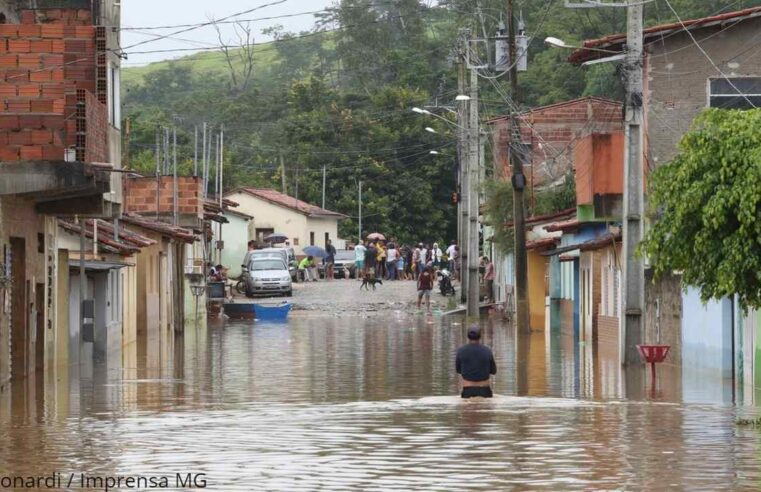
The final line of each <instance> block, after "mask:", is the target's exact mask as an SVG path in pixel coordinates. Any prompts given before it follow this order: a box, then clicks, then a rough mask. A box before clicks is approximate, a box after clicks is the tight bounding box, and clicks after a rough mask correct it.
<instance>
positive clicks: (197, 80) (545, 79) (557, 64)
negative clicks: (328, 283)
mask: <svg viewBox="0 0 761 492" xmlns="http://www.w3.org/2000/svg"><path fill="white" fill-rule="evenodd" d="M371 3H372V4H373V5H372V6H371ZM427 3H428V2H421V1H418V0H398V1H395V2H388V3H387V2H377V1H375V2H371V1H370V0H343V1H341V2H340V6H338V7H337V8H335V9H334V10H333V11H332V12H330V13H329V14H328V15H326V16H325V17H324V18H323V19H322V21H323V22H325V23H326V24H324V25H330V26H336V25H338V26H343V27H342V28H340V29H337V30H333V31H330V32H322V33H319V32H314V33H301V34H299V35H294V34H289V33H284V32H282V31H278V30H277V29H275V30H273V31H272V32H273V34H274V36H275V38H276V39H277V41H275V42H272V43H268V44H263V45H261V46H256V47H255V49H254V53H255V56H254V67H253V71H252V76H251V78H250V80H247V79H246V78H245V77H244V76H243V74H242V72H243V69H244V65H242V64H241V63H239V62H238V63H236V64H234V69H235V70H234V71H232V72H231V70H230V69H229V68H228V66H227V63H226V60H225V57H224V55H223V54H222V53H220V52H214V53H199V54H194V55H191V56H188V57H184V58H180V59H178V60H175V61H168V62H162V63H154V64H151V65H148V66H145V67H140V68H128V69H126V70H125V71H124V76H123V80H124V84H123V86H124V87H123V90H124V102H125V116H126V117H128V118H130V120H131V126H132V134H131V141H130V145H129V160H130V163H131V165H132V166H133V167H134V168H135V169H138V170H143V171H145V172H150V173H152V172H154V168H155V156H154V152H153V149H154V147H155V140H156V131H157V128H158V127H160V126H171V125H176V126H177V128H178V140H179V150H178V154H179V157H180V162H181V169H182V170H183V172H185V173H188V172H192V165H193V164H192V157H193V152H194V151H193V141H194V139H193V129H194V126H196V125H201V123H202V122H204V121H206V122H207V123H209V125H211V126H212V127H214V129H215V130H214V131H217V129H218V128H219V126H220V125H224V126H225V142H226V146H225V169H226V171H225V188H226V189H229V188H232V187H235V186H241V185H257V186H270V187H275V188H278V189H280V188H281V187H282V181H283V180H282V178H283V176H284V177H285V182H286V190H287V192H288V193H290V194H292V195H296V194H297V193H298V196H299V198H302V199H305V200H308V201H311V202H312V203H320V201H321V196H322V188H321V186H322V169H323V167H325V168H326V172H327V190H326V206H327V207H328V208H331V209H334V210H337V211H339V212H342V213H345V214H347V215H349V216H353V215H355V214H356V212H355V211H356V210H357V207H358V200H357V189H358V185H359V181H362V183H363V192H364V196H363V208H364V214H365V219H364V226H365V227H366V229H367V230H371V229H372V230H382V231H385V232H391V233H394V234H396V235H397V236H398V237H399V238H400V239H402V240H404V241H411V240H419V239H429V240H434V239H439V240H446V239H450V238H452V237H454V223H455V220H454V219H455V216H454V207H453V206H452V205H451V203H450V197H451V192H452V191H454V190H455V189H456V185H455V171H454V170H455V164H456V162H455V157H454V156H455V146H454V138H453V136H452V134H451V131H450V127H449V126H448V125H446V124H445V123H443V122H441V121H439V120H435V119H432V118H430V117H427V118H426V117H423V116H421V115H418V114H415V113H413V112H412V111H411V108H412V107H413V106H423V105H430V104H434V103H435V102H438V103H439V104H453V100H454V96H455V95H456V87H457V85H456V80H455V77H456V74H455V69H454V67H453V66H452V64H451V54H452V48H453V47H454V46H455V43H456V39H457V36H458V33H459V31H460V29H462V28H469V29H471V31H472V32H473V33H478V34H479V35H483V33H486V34H488V35H491V34H492V33H494V32H496V28H497V22H498V21H499V19H500V17H501V15H502V12H503V8H504V1H503V0H480V1H477V0H448V1H443V0H442V1H440V2H438V3H439V6H436V7H427V6H426V4H427ZM670 4H671V5H672V6H673V7H674V8H675V9H676V10H677V11H678V12H679V13H680V17H682V18H683V19H689V18H695V17H700V16H705V15H710V14H714V13H718V12H721V11H723V10H726V9H739V8H743V7H747V6H752V5H759V4H761V0H744V1H742V0H741V1H734V2H730V1H726V0H670ZM521 8H522V15H523V19H524V20H525V22H526V31H527V33H528V34H529V35H530V36H531V37H532V42H531V44H530V47H529V70H528V71H527V72H525V73H523V74H521V77H520V84H519V85H520V97H521V99H520V105H521V106H523V107H531V106H535V105H543V104H551V103H554V102H558V101H562V100H566V99H570V98H574V97H578V96H581V95H602V96H606V97H611V98H620V97H621V94H622V89H621V83H620V78H619V76H618V75H617V74H616V72H615V66H614V65H613V64H604V65H599V66H597V67H593V68H591V69H585V68H580V67H574V66H571V65H569V64H568V63H567V61H566V57H567V56H568V54H569V52H568V51H564V50H556V49H550V48H547V47H545V46H544V45H543V43H542V42H541V40H542V39H544V37H546V36H556V37H560V38H562V39H564V40H566V41H567V42H568V43H571V44H575V43H579V42H581V41H582V40H583V39H589V38H595V37H599V36H602V35H605V34H610V33H613V32H620V31H622V30H623V29H624V28H625V15H624V12H623V10H622V9H611V8H606V9H583V10H579V9H574V10H572V9H566V8H565V7H564V3H563V2H562V1H560V0H554V1H553V0H547V1H535V2H523V5H522V7H521ZM673 20H674V16H673V14H672V12H671V11H670V9H668V8H667V6H666V5H664V4H663V2H661V1H656V2H651V3H648V4H647V6H646V22H647V24H648V25H653V24H656V23H661V22H667V21H673ZM234 55H237V54H234ZM480 90H481V103H482V104H481V114H482V117H483V118H484V119H486V118H490V117H492V116H495V115H498V114H504V113H505V112H506V111H508V108H509V104H508V102H507V96H506V95H507V94H509V83H508V81H507V80H506V78H504V77H503V78H500V79H492V80H487V79H482V80H481V81H480ZM445 114H446V113H445ZM426 126H430V127H433V128H435V129H437V130H438V132H439V134H438V135H434V134H431V133H429V132H426V131H425V127H426ZM431 150H436V151H438V152H439V154H438V155H431V154H430V151H431ZM356 228H357V223H356V219H354V218H349V219H347V220H345V221H344V222H343V225H342V234H344V235H346V236H348V235H356V232H355V231H356Z"/></svg>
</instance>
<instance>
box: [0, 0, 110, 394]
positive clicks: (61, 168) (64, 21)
mask: <svg viewBox="0 0 761 492" xmlns="http://www.w3.org/2000/svg"><path fill="white" fill-rule="evenodd" d="M30 6H34V7H35V8H29V7H30ZM119 19H120V6H119V2H118V1H115V0H100V1H91V0H37V1H35V2H28V1H21V0H15V1H14V0H0V255H1V256H0V273H1V275H0V277H2V278H3V279H6V280H4V281H3V282H0V303H1V304H2V309H0V386H2V385H4V384H5V383H6V382H7V381H8V380H9V379H10V378H11V377H13V378H14V379H20V378H23V377H24V375H26V374H32V373H35V372H37V373H38V374H39V373H41V370H42V369H44V370H45V371H49V370H50V371H53V370H57V369H58V368H62V367H66V366H68V363H69V359H68V357H66V356H65V351H62V350H56V349H57V345H59V344H61V343H63V341H62V340H60V339H59V335H60V334H62V333H63V332H64V330H63V329H62V327H61V326H59V324H60V323H67V326H68V319H69V316H68V315H69V314H70V313H69V312H68V308H67V306H68V304H69V302H68V299H61V298H59V293H58V289H57V288H56V286H57V278H58V275H59V273H61V272H68V270H69V268H70V267H69V264H68V260H66V259H65V258H67V255H63V256H61V255H59V253H60V252H61V251H59V250H60V245H59V242H58V234H59V227H58V221H57V218H58V217H65V218H70V219H74V217H79V218H82V217H104V218H110V217H115V216H118V214H119V212H120V207H121V205H120V202H121V178H120V174H119V173H114V172H112V170H113V169H115V168H116V169H118V168H119V167H120V155H121V148H120V141H121V138H120V130H119V126H120V125H119V119H120V111H119V104H120V103H119V67H120V62H119V56H118V46H119V43H118V36H119V30H118V29H107V28H106V27H105V26H118V25H119ZM63 251H64V252H67V251H68V250H66V249H64V250H63ZM61 258H64V259H63V260H62V259H61ZM59 308H66V309H64V310H63V311H61V309H59ZM62 314H64V315H62ZM77 327H78V325H77ZM76 334H77V338H78V336H79V334H78V331H77V332H76Z"/></svg>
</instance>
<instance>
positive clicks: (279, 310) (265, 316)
mask: <svg viewBox="0 0 761 492" xmlns="http://www.w3.org/2000/svg"><path fill="white" fill-rule="evenodd" d="M291 307H292V304H291V303H289V302H284V303H282V304H278V305H276V306H267V305H264V304H254V311H255V313H256V319H257V320H259V321H285V320H287V319H288V313H290V312H291Z"/></svg>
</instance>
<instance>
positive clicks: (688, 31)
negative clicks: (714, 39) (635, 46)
mask: <svg viewBox="0 0 761 492" xmlns="http://www.w3.org/2000/svg"><path fill="white" fill-rule="evenodd" d="M663 1H664V2H666V5H668V7H669V9H671V12H673V13H674V15H675V16H676V20H677V21H678V22H679V25H681V26H682V29H683V30H684V31H685V32H686V33H687V35H688V36H689V37H690V39H691V40H692V42H693V44H695V46H696V47H697V48H698V50H700V52H701V53H702V54H703V56H705V58H706V60H708V62H709V63H710V64H711V65H712V66H713V68H714V69H715V70H716V71H717V72H719V74H721V76H722V77H723V78H724V80H726V81H727V83H729V85H730V86H732V88H733V89H734V90H736V91H737V94H738V95H740V96H742V97H743V99H745V100H746V101H747V102H748V104H750V106H751V107H752V108H754V109H755V108H756V105H755V104H753V102H752V101H751V100H750V99H749V98H748V96H746V95H745V94H744V93H743V92H742V91H740V89H738V88H737V86H736V85H735V84H734V82H732V80H730V79H729V77H727V76H726V74H725V73H724V72H722V71H721V69H720V68H719V67H718V65H716V63H714V61H713V60H712V59H711V57H710V56H709V55H708V53H706V51H705V50H704V49H703V47H702V46H700V43H698V41H697V40H696V39H695V36H693V35H692V32H691V31H690V30H689V29H688V28H687V26H685V25H684V22H682V19H681V17H679V14H678V13H677V11H676V10H674V7H672V6H671V2H669V0H663Z"/></svg>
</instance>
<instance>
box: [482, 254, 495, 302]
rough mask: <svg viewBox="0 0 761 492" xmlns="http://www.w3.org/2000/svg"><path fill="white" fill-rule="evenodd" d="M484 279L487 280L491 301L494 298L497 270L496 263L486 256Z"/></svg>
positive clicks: (487, 292)
mask: <svg viewBox="0 0 761 492" xmlns="http://www.w3.org/2000/svg"><path fill="white" fill-rule="evenodd" d="M484 267H485V270H484V280H485V281H486V296H487V297H488V298H489V301H492V300H494V277H495V276H496V272H495V271H494V263H493V262H492V261H491V260H489V258H488V257H486V256H484Z"/></svg>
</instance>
